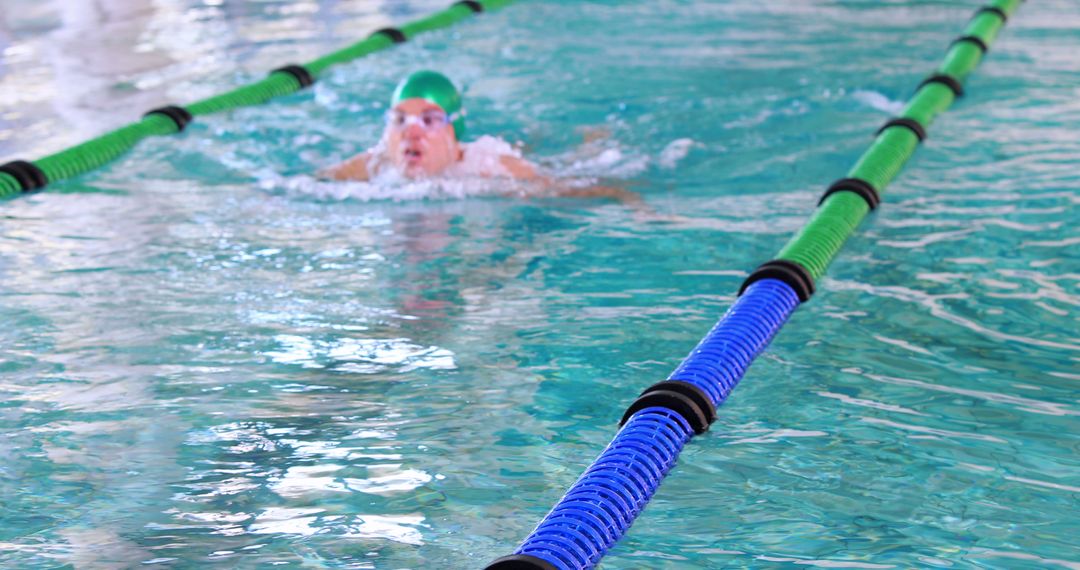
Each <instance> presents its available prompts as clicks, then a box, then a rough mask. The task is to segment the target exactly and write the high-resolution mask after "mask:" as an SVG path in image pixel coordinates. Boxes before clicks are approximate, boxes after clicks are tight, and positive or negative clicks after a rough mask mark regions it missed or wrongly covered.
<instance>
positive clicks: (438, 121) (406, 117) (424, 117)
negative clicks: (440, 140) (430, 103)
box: [386, 109, 461, 131]
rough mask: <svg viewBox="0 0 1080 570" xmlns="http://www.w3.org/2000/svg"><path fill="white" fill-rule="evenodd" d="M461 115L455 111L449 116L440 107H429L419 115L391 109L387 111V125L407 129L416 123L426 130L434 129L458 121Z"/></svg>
mask: <svg viewBox="0 0 1080 570" xmlns="http://www.w3.org/2000/svg"><path fill="white" fill-rule="evenodd" d="M460 116H461V113H454V114H453V115H449V116H447V114H446V113H444V112H443V111H440V110H438V109H428V110H427V111H424V112H423V113H420V114H419V115H411V114H409V113H402V112H401V111H398V110H396V109H391V110H390V111H387V112H386V126H388V127H392V128H395V129H401V130H405V129H407V128H408V127H409V125H411V124H413V123H415V124H417V125H420V126H421V127H422V128H423V129H424V130H425V131H434V130H438V129H441V128H443V127H445V126H446V125H449V124H450V123H452V122H454V121H456V120H457V119H458V117H460Z"/></svg>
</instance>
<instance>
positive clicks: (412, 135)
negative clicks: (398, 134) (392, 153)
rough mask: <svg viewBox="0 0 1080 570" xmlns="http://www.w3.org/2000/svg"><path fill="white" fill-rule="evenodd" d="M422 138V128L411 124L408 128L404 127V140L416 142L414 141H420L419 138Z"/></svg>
mask: <svg viewBox="0 0 1080 570" xmlns="http://www.w3.org/2000/svg"><path fill="white" fill-rule="evenodd" d="M423 137H424V127H421V126H420V125H418V124H416V123H413V124H411V125H409V126H408V127H405V138H408V139H413V140H416V139H420V138H423Z"/></svg>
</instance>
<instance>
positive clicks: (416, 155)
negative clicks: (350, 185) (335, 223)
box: [322, 71, 537, 180]
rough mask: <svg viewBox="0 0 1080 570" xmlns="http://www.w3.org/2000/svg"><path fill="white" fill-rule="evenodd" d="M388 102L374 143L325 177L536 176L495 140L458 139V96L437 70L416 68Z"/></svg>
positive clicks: (461, 129) (461, 126) (461, 127)
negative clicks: (386, 174)
mask: <svg viewBox="0 0 1080 570" xmlns="http://www.w3.org/2000/svg"><path fill="white" fill-rule="evenodd" d="M390 105H391V109H390V111H389V112H388V113H387V116H386V130H385V131H384V132H383V137H382V140H381V141H380V142H379V144H378V145H377V146H376V147H375V148H373V149H371V150H369V151H367V152H364V153H361V154H359V155H357V156H355V157H353V158H351V159H349V160H347V161H345V162H343V163H341V164H339V165H337V166H334V167H332V168H330V169H328V170H326V171H324V172H323V173H322V175H323V176H324V177H327V178H332V179H334V180H369V179H371V178H373V177H375V176H378V175H379V174H380V173H381V172H382V171H384V170H387V169H393V170H395V171H397V172H398V173H400V174H402V175H404V176H405V177H406V178H410V179H415V178H429V177H435V176H441V175H454V174H465V175H479V176H484V177H492V176H505V177H509V178H514V179H518V180H534V179H536V178H537V173H536V167H535V166H533V165H532V164H531V163H529V162H528V161H526V160H524V159H522V158H521V157H520V156H519V155H518V153H517V151H516V150H515V149H514V148H513V147H511V146H510V145H508V144H506V143H504V142H502V141H499V140H498V139H494V138H493V137H481V139H480V140H478V141H476V142H473V143H465V142H461V138H462V137H463V136H464V135H465V110H464V109H463V108H462V106H461V95H460V93H458V90H457V88H456V87H454V84H453V83H452V82H451V81H450V80H449V79H447V78H446V76H444V75H442V74H441V73H436V72H434V71H418V72H416V73H413V74H412V75H410V76H408V77H406V78H405V80H404V81H402V82H401V83H400V84H398V86H397V89H395V90H394V95H393V97H392V99H391V101H390ZM499 143H501V144H499ZM481 147H483V148H481ZM498 147H503V148H498ZM470 150H473V151H474V154H477V155H479V154H484V155H485V157H484V158H486V159H487V160H482V161H477V160H470V159H472V158H474V157H472V156H470ZM492 151H494V152H492ZM499 151H502V152H499ZM492 158H494V160H492Z"/></svg>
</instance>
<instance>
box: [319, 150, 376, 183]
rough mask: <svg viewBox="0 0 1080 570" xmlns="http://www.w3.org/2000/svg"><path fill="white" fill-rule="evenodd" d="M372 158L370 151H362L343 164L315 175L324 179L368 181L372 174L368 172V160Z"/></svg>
mask: <svg viewBox="0 0 1080 570" xmlns="http://www.w3.org/2000/svg"><path fill="white" fill-rule="evenodd" d="M370 158H371V153H370V152H364V153H360V154H358V155H356V156H354V157H352V158H350V159H349V160H346V161H345V162H342V163H341V164H338V165H336V166H331V167H330V168H325V169H323V170H320V171H318V172H316V173H315V177H316V178H321V179H323V180H355V181H358V182H366V181H368V180H370V179H371V174H370V173H369V172H368V160H369V159H370Z"/></svg>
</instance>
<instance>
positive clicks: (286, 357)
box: [0, 0, 1080, 570]
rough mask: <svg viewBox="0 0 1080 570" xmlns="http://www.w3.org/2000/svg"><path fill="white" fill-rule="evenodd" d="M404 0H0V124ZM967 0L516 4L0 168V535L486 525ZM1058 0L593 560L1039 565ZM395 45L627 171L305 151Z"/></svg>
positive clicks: (1066, 474)
mask: <svg viewBox="0 0 1080 570" xmlns="http://www.w3.org/2000/svg"><path fill="white" fill-rule="evenodd" d="M444 5H445V2H441V1H440V2H434V1H428V0H424V1H416V2H413V1H394V2H374V1H364V0H342V1H331V0H319V1H304V2H284V1H259V2H254V1H250V2H241V1H232V0H215V1H210V0H205V1H202V2H199V1H195V0H156V1H153V2H151V1H150V0H127V1H123V0H108V1H103V2H96V3H71V2H62V1H61V0H52V1H51V2H36V1H34V2H32V1H30V0H0V14H2V16H0V52H2V54H3V55H2V59H0V159H2V160H0V162H2V161H7V160H10V159H14V158H27V159H32V158H36V157H39V156H42V155H44V154H47V153H50V152H55V151H57V150H59V149H62V148H64V147H66V146H68V145H71V144H74V143H77V142H79V141H81V140H84V139H86V138H88V137H91V136H93V135H95V134H98V133H101V132H103V131H104V130H107V129H109V128H113V127H116V126H119V125H121V124H124V123H127V122H129V121H131V120H133V119H135V118H136V117H137V116H138V114H139V113H140V112H141V111H142V110H145V109H149V108H152V107H155V106H159V105H161V104H165V103H170V102H177V103H183V102H187V101H193V100H195V99H199V98H202V97H205V96H208V95H211V94H214V93H218V92H223V91H226V90H228V89H230V88H232V87H234V86H236V85H238V84H240V83H243V82H247V81H251V80H254V79H256V78H259V77H261V76H262V75H263V74H264V73H265V72H266V70H268V69H272V68H274V67H279V66H281V65H283V64H286V63H292V62H297V61H305V60H308V59H311V58H313V57H316V56H318V55H320V54H323V53H326V52H328V51H331V50H333V49H336V48H338V47H340V46H342V45H345V44H347V43H351V42H352V41H355V40H357V39H358V38H360V37H363V36H364V35H366V34H367V33H368V32H370V31H371V30H374V29H376V28H379V27H383V26H386V25H392V24H400V23H404V22H407V21H410V20H412V19H415V18H417V17H419V16H421V15H424V14H427V13H430V12H432V11H435V10H438V9H441V8H442V7H444ZM978 5H979V4H978V3H977V2H924V1H915V0H891V1H889V2H880V1H870V0H861V1H854V0H852V1H840V0H831V1H827V0H805V1H802V2H791V3H786V4H783V5H781V4H776V3H768V2H752V1H748V0H732V1H730V2H701V1H697V2H695V1H679V2H674V1H663V2H655V1H650V2H645V1H639V0H627V1H619V2H615V1H605V2H571V1H568V0H564V1H556V0H536V1H523V2H520V3H519V4H517V5H515V6H512V7H509V8H507V9H505V10H502V11H499V12H494V13H488V14H484V15H483V16H482V17H479V18H475V19H471V20H468V21H466V22H464V23H462V24H460V25H458V26H456V27H454V28H452V29H449V30H444V31H440V32H434V33H430V34H426V35H423V36H420V37H419V38H417V40H416V41H414V42H410V43H408V44H405V45H403V46H400V47H397V48H394V49H392V50H388V51H384V52H381V53H378V54H376V55H374V56H371V57H368V58H366V59H363V60H360V61H358V62H355V63H353V64H349V65H345V66H341V67H338V68H335V69H334V70H333V71H332V72H330V73H329V74H328V76H327V77H325V78H324V79H323V80H322V81H321V82H320V83H318V84H317V86H316V87H315V88H314V89H313V90H311V91H307V92H303V93H300V94H297V95H294V96H290V97H288V98H286V99H284V100H279V101H276V102H274V103H271V104H269V105H265V106H261V107H257V108H249V109H244V110H240V111H236V112H233V113H229V114H224V115H218V116H214V117H209V118H206V119H205V120H201V121H199V122H196V123H193V124H192V125H191V126H190V127H189V128H188V130H187V131H185V133H184V134H183V135H180V136H176V137H171V138H162V139H156V140H152V141H146V142H145V143H144V144H141V145H140V146H139V147H138V148H137V149H136V150H134V151H133V152H131V153H130V154H129V155H128V156H126V157H125V158H124V159H122V160H120V161H117V162H115V163H113V164H111V165H110V166H109V167H107V168H105V169H103V170H100V171H98V172H96V173H93V174H90V175H87V176H84V177H81V178H79V179H76V180H72V181H68V182H62V183H58V184H55V185H54V186H53V187H51V188H50V189H49V191H47V192H44V193H41V194H37V195H33V196H29V197H25V198H18V199H14V200H8V201H6V202H3V203H0V211H2V214H0V497H2V505H0V566H2V567H5V568H77V569H81V568H95V569H98V568H133V567H140V568H141V567H150V568H154V567H163V568H196V567H197V568H211V567H213V568H271V567H279V566H280V567H286V568H288V567H296V568H357V569H359V568H379V569H400V568H480V567H483V566H484V565H485V564H486V563H488V562H489V561H491V560H492V559H494V558H496V557H498V556H501V555H504V554H509V553H510V552H512V550H513V548H514V547H515V546H516V544H517V543H518V542H519V541H520V540H521V539H522V538H524V537H525V536H526V535H527V533H528V532H529V531H530V530H531V529H532V528H533V526H534V525H535V524H536V523H537V522H538V520H539V519H540V518H541V517H542V516H543V515H544V514H545V513H546V512H547V510H548V509H549V508H550V507H551V505H553V504H554V502H555V501H556V500H558V498H559V497H561V496H562V493H563V492H564V491H565V490H566V488H567V487H568V486H569V485H570V484H571V483H572V482H573V481H574V480H575V479H576V478H577V477H578V475H579V474H580V473H581V471H582V470H583V469H584V468H585V467H586V466H587V465H588V464H589V462H590V461H591V460H592V458H593V457H595V456H596V455H597V454H598V453H599V452H600V450H601V449H602V448H603V446H604V445H606V443H607V442H608V441H609V440H610V438H611V436H612V435H613V434H614V432H615V429H616V422H617V420H618V418H620V417H621V414H622V411H623V410H624V409H625V407H626V406H627V405H628V404H629V402H630V401H632V400H633V398H634V397H635V396H636V395H637V393H638V392H639V391H640V390H641V389H642V388H644V387H646V386H648V385H650V384H652V383H654V382H656V381H659V380H661V379H663V378H665V377H666V375H667V374H668V373H669V372H670V371H671V370H672V369H673V368H674V367H675V366H676V365H677V364H678V363H679V362H680V361H681V359H682V358H683V357H684V356H685V355H686V353H687V352H688V351H689V350H690V349H691V348H693V346H694V345H695V344H696V343H697V341H698V340H699V339H700V338H701V337H702V336H703V335H704V334H705V333H706V332H707V331H708V329H709V327H711V326H712V324H713V323H714V322H715V321H716V319H717V318H718V317H719V316H720V314H722V312H723V311H724V310H725V308H726V307H727V306H728V305H730V303H731V302H732V301H733V299H734V297H733V294H734V292H735V291H736V290H737V289H738V286H739V284H740V283H741V281H742V279H743V278H744V277H745V275H746V273H747V271H748V270H750V269H752V268H753V267H755V266H756V265H758V264H759V263H761V262H763V261H766V260H768V259H770V258H771V257H772V256H773V255H774V254H775V253H776V252H777V251H778V250H779V249H780V247H781V246H782V245H783V244H784V242H785V241H786V240H787V238H788V237H789V236H790V235H791V234H792V233H793V232H794V231H796V230H797V229H798V228H799V227H800V226H801V225H802V223H803V221H804V220H805V219H806V218H807V217H808V216H809V214H810V213H811V212H812V210H813V208H814V206H815V204H816V201H817V197H818V196H819V195H820V193H821V191H822V190H823V189H824V188H825V187H826V186H827V185H828V184H829V183H830V182H831V181H832V180H834V179H836V178H839V177H842V176H843V174H844V173H845V172H846V171H847V169H848V167H849V166H850V165H851V164H852V163H853V162H854V161H855V159H856V158H857V157H858V156H859V154H860V153H861V152H862V151H863V149H865V148H866V147H867V145H868V144H869V143H870V141H871V134H872V133H873V132H874V130H875V129H876V128H877V127H878V126H879V125H880V124H881V123H882V122H884V120H885V119H886V118H887V117H888V116H889V115H890V113H892V112H895V111H896V110H897V108H898V107H899V105H900V104H901V103H902V102H903V100H904V99H905V98H906V97H907V96H908V95H909V94H910V92H911V90H912V89H913V88H914V86H915V85H916V84H917V83H918V81H919V80H920V79H921V77H922V76H923V75H924V74H925V73H927V72H929V71H930V70H931V69H933V67H934V66H935V65H937V63H938V62H939V61H940V58H941V57H942V55H943V54H944V49H945V47H946V46H947V44H948V41H949V40H950V39H951V38H952V37H953V36H954V35H955V34H957V33H959V31H960V30H961V29H962V27H963V24H964V22H965V21H966V19H967V18H968V17H969V15H970V14H971V12H972V11H973V10H974V9H975V8H976V7H977V6H978ZM1078 28H1080V11H1078V10H1076V4H1075V2H1073V1H1072V0H1040V1H1039V2H1029V3H1026V4H1025V5H1024V6H1023V7H1022V8H1021V9H1020V11H1019V12H1018V13H1017V14H1016V16H1015V17H1014V18H1013V19H1012V20H1011V21H1010V22H1009V24H1008V26H1007V27H1006V28H1005V30H1004V31H1003V33H1002V34H1001V36H1000V37H999V40H998V42H997V43H996V44H995V45H994V46H992V51H991V53H990V56H989V57H988V58H987V60H986V61H984V63H983V65H982V66H981V67H980V69H979V70H978V71H977V72H976V73H975V74H974V75H973V76H972V77H971V79H970V80H969V81H968V84H967V86H968V94H967V95H966V96H965V97H964V98H963V99H962V100H961V101H959V102H958V103H957V104H956V105H955V106H954V107H953V109H952V110H951V111H949V112H948V113H946V114H945V115H943V116H942V118H941V119H939V120H938V122H937V124H935V125H934V126H933V128H932V129H931V130H930V138H929V140H928V141H927V143H926V144H925V145H924V148H922V149H920V150H919V151H918V152H917V153H916V155H915V157H914V159H913V160H912V161H911V162H910V163H909V164H908V166H907V168H906V169H905V171H904V173H903V174H902V175H901V176H900V177H899V178H898V179H897V181H896V182H894V183H893V185H892V186H891V187H890V188H889V189H888V192H887V196H886V199H885V204H884V206H883V207H882V208H881V209H880V210H879V211H878V213H876V214H874V215H873V216H871V217H870V218H868V220H867V222H866V223H865V224H864V225H863V227H862V228H861V229H860V231H859V233H858V234H857V235H856V237H854V238H853V239H852V240H850V241H849V242H848V244H847V245H846V246H845V248H844V250H843V251H842V252H841V254H840V256H839V258H838V260H837V261H836V262H835V263H834V264H833V266H832V267H831V268H830V271H829V274H828V276H827V277H826V278H825V279H824V280H823V281H822V282H821V283H820V284H819V292H818V294H817V295H816V296H815V297H814V299H813V300H812V301H810V302H808V303H806V304H805V305H804V306H802V307H801V308H800V309H799V310H798V311H797V312H796V313H795V315H794V316H793V318H792V319H791V320H790V322H789V323H788V326H786V327H785V328H784V329H783V330H782V331H781V333H780V334H779V335H778V336H777V338H776V339H775V340H774V342H773V343H772V345H771V347H770V348H769V349H768V350H767V351H766V352H765V353H764V354H763V355H762V356H761V357H760V358H759V359H758V361H757V362H756V364H755V365H754V366H752V367H751V369H750V372H749V373H748V375H747V377H746V378H745V379H744V381H743V383H742V384H741V385H740V386H739V387H738V389H736V390H735V392H734V393H733V395H732V396H731V398H730V399H729V400H728V401H727V403H726V404H725V405H724V406H723V407H722V408H721V410H720V414H719V419H718V421H717V423H715V424H714V425H713V427H712V429H711V431H710V432H709V433H708V434H707V435H705V436H702V437H698V438H695V439H694V441H693V442H692V443H691V444H690V445H688V447H687V449H686V451H685V452H684V453H683V455H682V457H681V458H680V461H679V464H678V466H677V467H676V468H675V469H674V470H673V471H672V473H671V475H670V476H669V477H668V478H667V480H666V481H665V483H664V484H663V486H662V487H661V489H660V491H659V493H658V494H657V495H656V497H655V498H654V500H653V501H652V503H650V505H649V506H648V508H647V509H646V510H645V511H644V513H643V514H642V515H641V516H640V517H639V519H638V521H637V522H636V523H635V525H634V526H633V528H632V529H631V531H630V532H629V534H628V535H627V536H626V538H625V539H624V540H623V541H621V542H620V543H619V544H618V545H617V546H616V547H615V548H614V549H613V550H612V551H611V552H610V554H609V555H608V556H607V557H606V558H605V559H604V561H603V562H602V563H601V567H602V568H604V569H606V570H614V569H638V568H657V569H683V568H710V569H712V568H745V567H754V568H772V567H777V568H779V567H792V568H795V567H804V566H810V567H827V568H914V567H919V568H1072V569H1076V568H1080V547H1078V546H1077V542H1076V537H1077V536H1080V524H1078V521H1080V504H1078V502H1080V461H1078V459H1077V457H1078V452H1080V437H1078V436H1077V429H1076V426H1077V416H1078V415H1080V405H1078V402H1077V396H1076V394H1077V386H1078V383H1080V364H1078V362H1080V334H1078V331H1080V326H1078V323H1080V318H1078V314H1080V312H1078V309H1077V308H1078V306H1080V247H1078V246H1080V233H1078V230H1077V227H1078V225H1080V224H1078V222H1080V215H1078V206H1080V190H1078V188H1080V171H1078V170H1077V167H1076V166H1077V164H1078V163H1080V136H1078V133H1080V103H1078V101H1080V83H1078V82H1077V77H1080V59H1077V58H1076V57H1075V54H1076V53H1080V34H1077V33H1076V30H1077V29H1078ZM425 67H430V68H437V69H439V70H441V71H443V72H445V73H447V74H448V75H450V76H451V77H453V78H454V79H455V80H456V81H458V82H460V83H462V84H463V85H464V86H465V89H466V103H467V107H468V110H469V129H470V132H471V133H472V134H473V135H480V134H490V135H493V136H498V137H501V138H504V139H505V140H508V141H511V142H514V143H520V144H521V145H522V148H523V152H524V153H525V154H526V155H527V156H530V157H533V158H534V159H535V160H536V161H537V162H539V163H540V164H541V165H542V166H543V167H544V168H545V169H546V170H548V171H549V172H551V173H553V175H556V176H559V177H561V178H564V179H567V180H569V181H570V182H568V183H599V184H607V185H615V186H621V187H625V188H627V189H629V190H632V191H634V192H636V193H638V194H639V195H640V196H641V198H642V203H641V204H623V203H619V202H616V201H611V200H602V199H595V200H578V199H567V198H563V199H552V198H536V197H532V198H528V197H499V196H492V195H491V192H489V191H487V190H489V189H476V191H475V192H470V191H469V188H466V190H465V191H463V192H458V193H457V194H456V195H452V196H448V195H446V194H445V193H443V194H439V193H434V194H432V195H431V196H428V197H427V198H426V199H425V198H424V197H423V196H422V195H421V196H417V195H410V196H409V199H403V200H396V201H395V200H390V199H379V198H385V196H382V195H372V194H371V189H370V188H365V187H364V186H363V185H352V186H350V185H344V186H341V187H340V188H337V189H335V188H333V187H331V188H329V189H328V188H327V186H325V185H320V184H319V183H316V182H314V181H311V180H310V178H309V177H308V176H307V175H308V174H310V173H311V172H312V171H314V170H317V169H319V168H322V167H325V166H327V165H329V164H333V163H334V162H335V161H337V160H340V159H342V158H345V157H347V156H349V155H351V154H353V153H355V152H358V151H359V150H361V149H363V148H364V147H366V146H370V145H372V144H374V143H375V142H376V140H377V139H378V136H379V132H380V130H381V124H382V123H381V121H382V114H383V112H384V111H385V109H386V107H385V105H386V103H385V102H386V101H387V99H388V98H389V95H390V92H391V90H392V88H393V86H394V84H395V83H396V82H397V81H398V80H399V79H400V78H401V77H402V76H403V75H404V74H406V73H407V72H409V71H412V70H415V69H420V68H425ZM586 138H589V139H595V140H593V141H592V142H590V143H584V142H583V141H584V140H585V139H586ZM470 188H471V187H470ZM414 190H415V189H414ZM414 194H416V193H415V192H414ZM420 194H423V193H422V192H421V193H420ZM469 194H474V195H469ZM463 195H464V196H463ZM1069 537H1073V538H1069Z"/></svg>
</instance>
